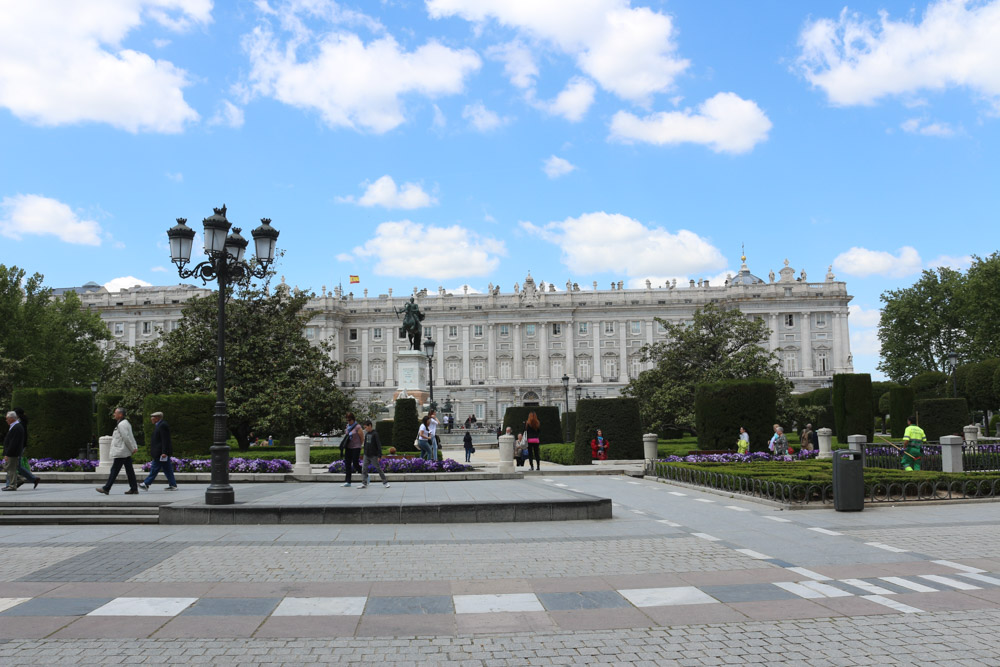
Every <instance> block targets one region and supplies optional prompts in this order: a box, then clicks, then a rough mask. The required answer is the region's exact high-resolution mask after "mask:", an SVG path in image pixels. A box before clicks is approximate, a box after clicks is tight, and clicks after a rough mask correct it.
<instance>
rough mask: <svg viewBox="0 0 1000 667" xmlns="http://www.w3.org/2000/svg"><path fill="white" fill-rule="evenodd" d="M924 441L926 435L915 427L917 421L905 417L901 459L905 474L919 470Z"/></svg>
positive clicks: (913, 418)
mask: <svg viewBox="0 0 1000 667" xmlns="http://www.w3.org/2000/svg"><path fill="white" fill-rule="evenodd" d="M925 440H927V434H926V433H924V429H922V428H920V427H919V426H917V419H916V418H915V417H907V418H906V430H905V431H903V456H902V457H901V463H902V464H903V470H905V471H907V472H913V471H914V470H917V471H919V470H920V461H921V459H923V453H924V441H925Z"/></svg>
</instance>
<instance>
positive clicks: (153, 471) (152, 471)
mask: <svg viewBox="0 0 1000 667" xmlns="http://www.w3.org/2000/svg"><path fill="white" fill-rule="evenodd" d="M161 470H162V471H163V474H164V475H166V476H167V484H169V485H170V486H177V480H175V479H174V463H173V461H171V460H170V457H169V456H168V457H167V460H166V461H161V460H160V459H153V461H152V462H151V464H150V466H149V475H147V476H146V479H144V480H142V483H143V484H145V485H146V486H149V485H150V484H152V483H153V480H154V479H156V476H157V475H158V474H159V472H160V471H161Z"/></svg>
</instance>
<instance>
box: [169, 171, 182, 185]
mask: <svg viewBox="0 0 1000 667" xmlns="http://www.w3.org/2000/svg"><path fill="white" fill-rule="evenodd" d="M165 175H166V177H167V180H170V181H173V182H174V183H183V182H184V174H182V173H181V172H179V171H176V172H174V171H168V172H167V173H166V174H165Z"/></svg>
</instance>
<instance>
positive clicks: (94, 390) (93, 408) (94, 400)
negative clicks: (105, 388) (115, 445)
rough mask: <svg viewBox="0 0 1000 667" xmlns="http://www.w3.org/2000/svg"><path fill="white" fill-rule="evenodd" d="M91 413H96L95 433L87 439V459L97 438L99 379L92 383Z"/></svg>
mask: <svg viewBox="0 0 1000 667" xmlns="http://www.w3.org/2000/svg"><path fill="white" fill-rule="evenodd" d="M90 414H92V415H94V419H95V422H94V435H92V436H91V438H90V440H87V460H88V461H89V460H90V447H91V445H92V444H93V442H94V440H96V439H97V436H96V433H97V422H96V419H97V381H96V380H95V381H94V382H91V383H90Z"/></svg>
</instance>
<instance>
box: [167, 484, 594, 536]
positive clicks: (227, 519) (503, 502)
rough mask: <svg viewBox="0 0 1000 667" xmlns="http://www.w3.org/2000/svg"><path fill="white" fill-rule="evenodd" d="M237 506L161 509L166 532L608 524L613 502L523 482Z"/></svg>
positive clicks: (318, 487) (375, 487)
mask: <svg viewBox="0 0 1000 667" xmlns="http://www.w3.org/2000/svg"><path fill="white" fill-rule="evenodd" d="M236 498H237V502H236V503H235V504H234V505H206V504H205V503H204V498H203V497H199V498H188V499H183V500H178V501H177V502H174V503H170V504H169V505H162V506H161V507H160V510H159V512H160V523H161V524H168V525H176V524H186V525H231V524H244V525H263V524H362V523H363V524H398V523H496V522H523V521H572V520H587V519H610V518H611V500H610V499H609V498H599V497H596V496H591V495H588V494H585V493H580V492H576V491H569V490H565V489H560V488H555V487H539V486H538V485H536V484H531V483H525V482H524V481H523V480H516V479H514V480H504V481H490V480H484V481H477V482H464V483H463V482H454V481H452V482H422V483H408V484H400V485H398V486H393V485H391V483H390V488H384V487H383V486H382V485H381V484H380V483H378V482H375V483H373V484H372V485H371V486H369V487H368V488H367V489H360V488H359V486H358V485H357V483H355V486H353V487H349V488H345V487H342V486H331V485H329V484H297V485H294V486H285V485H282V486H278V485H264V486H247V487H241V488H240V489H239V490H238V493H237V496H236Z"/></svg>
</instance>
